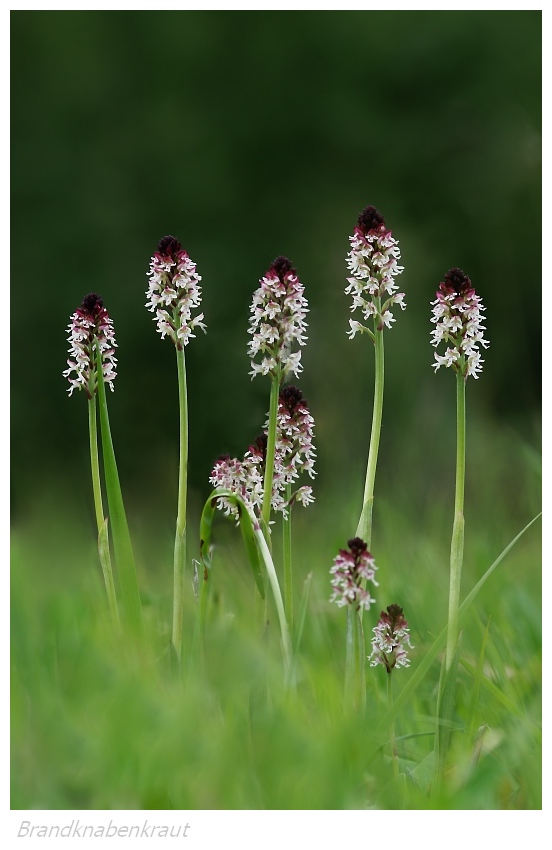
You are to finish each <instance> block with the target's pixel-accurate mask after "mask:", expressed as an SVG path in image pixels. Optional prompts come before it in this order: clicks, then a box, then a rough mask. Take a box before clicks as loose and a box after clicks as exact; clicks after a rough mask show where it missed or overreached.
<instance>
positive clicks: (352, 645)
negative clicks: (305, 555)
mask: <svg viewBox="0 0 552 850" xmlns="http://www.w3.org/2000/svg"><path fill="white" fill-rule="evenodd" d="M376 570H377V566H376V564H375V561H374V558H373V557H372V555H371V554H370V552H369V551H368V546H367V544H366V543H365V541H364V540H362V539H361V538H360V537H353V538H352V539H351V540H349V541H348V543H347V549H340V550H339V553H338V554H337V556H336V557H335V558H334V562H333V566H332V568H331V569H330V574H331V586H332V595H331V597H330V602H335V604H336V605H337V606H338V607H340V608H346V609H347V626H348V628H347V643H346V656H345V702H346V704H347V706H348V707H349V708H352V709H353V710H355V711H358V710H360V711H363V710H364V704H365V687H364V663H365V653H364V640H363V632H362V628H361V626H360V622H361V620H360V618H361V616H362V613H363V612H364V611H369V610H370V605H372V603H374V602H375V601H376V600H375V599H373V598H372V597H371V596H370V591H369V590H368V589H367V584H368V582H371V583H372V584H373V585H374V587H377V585H378V582H377V581H376Z"/></svg>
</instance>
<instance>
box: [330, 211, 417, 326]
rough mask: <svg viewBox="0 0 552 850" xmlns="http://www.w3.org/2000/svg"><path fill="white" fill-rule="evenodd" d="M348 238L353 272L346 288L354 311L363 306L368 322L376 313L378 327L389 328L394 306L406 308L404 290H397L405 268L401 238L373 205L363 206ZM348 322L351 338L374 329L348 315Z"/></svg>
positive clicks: (349, 261) (374, 318)
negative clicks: (402, 263)
mask: <svg viewBox="0 0 552 850" xmlns="http://www.w3.org/2000/svg"><path fill="white" fill-rule="evenodd" d="M349 241H350V243H351V250H350V251H349V253H348V254H347V265H348V267H349V270H350V271H351V272H352V275H353V276H352V277H349V278H347V281H348V283H349V285H348V286H347V288H346V289H345V292H346V294H347V295H352V296H353V303H352V306H351V311H353V312H354V311H355V310H356V309H358V308H360V312H361V314H362V318H363V320H364V321H365V322H368V321H369V320H370V318H371V317H373V320H374V325H375V328H376V329H377V330H380V331H381V330H383V328H384V327H387V328H390V327H391V324H392V323H393V322H394V321H395V319H394V316H393V314H392V312H391V307H392V306H393V305H394V304H398V305H399V306H400V308H401V310H404V309H405V308H406V304H405V302H404V292H397V290H398V288H399V287H398V286H397V285H396V283H395V282H394V278H395V277H396V276H397V275H399V274H401V272H402V271H403V266H399V264H398V262H397V261H398V260H400V258H401V252H400V250H399V245H398V242H397V240H396V239H394V238H393V235H392V233H391V231H390V230H389V229H388V228H387V227H386V224H385V220H384V218H383V216H382V215H381V213H379V212H378V211H377V209H376V208H375V207H373V206H368V207H365V209H363V210H362V212H361V213H360V215H359V217H358V221H357V226H356V227H355V229H354V233H353V235H352V236H350V237H349ZM386 296H387V297H386ZM384 298H385V299H386V300H385V301H384V302H383V303H382V299H384ZM349 325H350V330H349V332H348V335H349V338H350V339H352V338H353V337H354V336H355V334H357V333H363V332H367V333H370V334H371V333H372V331H370V330H369V328H367V327H366V326H365V325H363V324H362V323H361V322H358V321H355V320H353V319H349Z"/></svg>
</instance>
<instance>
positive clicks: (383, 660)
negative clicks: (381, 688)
mask: <svg viewBox="0 0 552 850" xmlns="http://www.w3.org/2000/svg"><path fill="white" fill-rule="evenodd" d="M372 631H373V632H374V637H373V638H372V654H371V655H370V656H369V658H370V666H371V667H375V666H376V665H377V664H383V665H384V666H385V669H386V670H387V672H388V673H390V672H391V670H392V669H393V668H394V667H409V666H410V659H409V658H408V655H407V654H406V647H407V646H408V647H409V648H410V649H413V648H414V647H413V646H412V645H411V643H410V634H409V629H408V623H407V622H406V620H405V618H404V616H403V609H402V608H401V606H400V605H388V606H387V611H382V612H381V614H380V618H379V621H378V624H377V626H376V627H375V629H373V630H372Z"/></svg>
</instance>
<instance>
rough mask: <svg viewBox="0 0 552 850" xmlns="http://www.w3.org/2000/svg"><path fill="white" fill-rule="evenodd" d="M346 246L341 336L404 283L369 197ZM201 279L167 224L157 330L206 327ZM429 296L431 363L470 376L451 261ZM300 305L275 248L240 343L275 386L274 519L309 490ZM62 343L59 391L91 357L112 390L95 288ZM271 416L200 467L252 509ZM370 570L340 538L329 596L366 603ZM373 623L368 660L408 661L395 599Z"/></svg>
mask: <svg viewBox="0 0 552 850" xmlns="http://www.w3.org/2000/svg"><path fill="white" fill-rule="evenodd" d="M350 246H351V247H350V251H349V253H348V255H347V258H346V262H347V267H348V269H349V271H350V274H351V276H350V277H349V278H348V279H347V282H348V285H347V287H346V289H345V292H346V294H348V295H351V296H352V305H351V311H352V312H355V311H357V310H358V311H359V313H360V316H361V318H362V321H358V320H354V319H350V320H349V326H350V329H349V331H348V336H349V337H350V338H351V339H353V338H354V337H355V335H356V334H357V333H367V334H368V335H369V336H370V337H371V339H372V340H373V341H374V340H375V339H376V335H377V334H378V333H381V332H383V330H384V329H386V328H391V326H392V324H393V322H394V321H395V317H394V316H393V312H392V308H393V307H394V306H395V305H398V306H399V307H400V308H401V310H404V309H405V307H406V304H405V300H404V299H405V295H404V293H403V292H399V291H398V290H399V287H398V286H397V284H396V283H395V279H396V277H397V276H398V275H399V274H401V273H402V271H403V267H402V266H401V265H399V260H400V259H401V255H400V249H399V245H398V242H397V240H396V239H395V238H394V237H393V234H392V232H391V230H390V229H389V228H388V227H387V226H386V224H385V220H384V218H383V216H382V215H381V214H380V213H379V212H378V211H377V210H376V209H375V207H373V206H368V207H366V208H365V209H364V210H363V211H362V212H361V214H360V215H359V217H358V221H357V225H356V227H355V229H354V232H353V235H352V236H351V237H350ZM200 281H201V277H200V276H199V275H198V274H197V272H196V265H195V263H194V262H193V261H192V260H191V259H190V257H189V256H188V254H187V252H186V251H185V250H184V249H183V248H182V245H181V243H180V242H179V241H178V240H177V239H176V238H175V237H173V236H166V237H164V238H163V239H161V241H160V242H159V244H158V247H157V250H156V251H155V253H154V254H153V257H152V259H151V264H150V270H149V285H148V289H147V302H146V307H147V308H148V309H149V310H150V311H151V312H153V313H154V314H155V316H154V320H155V321H156V322H157V330H158V332H159V333H160V335H161V337H162V338H165V337H168V338H170V339H171V340H172V342H173V343H174V345H175V347H176V348H177V350H178V351H182V350H183V348H184V347H185V346H187V345H188V344H189V342H190V340H191V339H192V338H194V336H195V334H194V331H195V330H197V329H198V328H199V329H201V330H202V331H204V332H205V330H206V328H205V324H204V321H203V319H204V316H203V313H201V312H198V310H199V308H200V304H201V287H200V285H199V284H200ZM432 308H433V317H432V320H431V321H432V322H433V323H434V324H435V328H434V329H433V331H432V333H431V344H432V345H433V346H438V345H440V344H441V343H444V344H445V345H446V346H447V348H446V351H445V353H444V354H435V363H434V368H435V370H437V369H439V368H440V367H441V366H445V367H452V368H453V369H454V370H455V371H456V372H457V373H460V374H461V375H462V376H464V377H465V378H467V377H468V376H470V375H471V376H473V377H475V378H477V376H478V373H479V372H480V371H481V368H482V366H481V364H482V363H483V360H482V359H481V355H480V351H479V346H480V345H481V346H483V347H484V348H486V347H487V346H488V342H487V340H485V339H484V337H483V330H484V329H485V327H484V325H483V324H482V312H483V310H484V308H483V306H482V304H481V298H480V297H479V296H478V295H477V294H476V292H475V290H474V288H473V286H472V284H471V281H470V279H469V278H468V277H467V275H465V274H464V273H463V272H462V271H461V270H460V269H457V268H454V269H451V270H450V271H449V272H448V273H447V274H446V275H445V278H444V281H443V282H441V283H440V284H439V288H438V291H437V293H436V299H435V300H434V301H433V302H432ZM307 313H308V305H307V301H306V298H305V295H304V287H303V285H302V284H301V282H300V280H299V277H298V275H297V272H296V270H295V269H294V268H293V267H292V264H291V262H290V261H289V260H288V259H287V258H286V257H283V256H280V257H277V258H276V259H275V260H274V262H273V263H272V265H271V266H270V268H269V269H268V271H267V272H266V274H265V275H264V276H263V277H262V278H261V280H260V281H259V286H258V288H257V289H256V291H255V292H254V294H253V300H252V304H251V317H250V320H249V325H250V327H249V334H250V335H251V340H250V341H249V344H248V353H249V357H250V359H251V372H250V374H251V376H252V377H255V376H256V375H259V374H260V375H266V376H270V377H271V378H272V379H273V381H276V385H277V388H278V405H277V414H276V420H275V423H276V424H275V443H274V450H273V458H272V464H273V469H272V478H271V482H272V489H271V494H270V507H271V509H272V510H274V511H275V512H280V513H282V514H283V516H284V519H285V518H287V517H288V514H289V511H290V509H291V506H292V504H294V503H295V502H300V503H302V504H303V505H305V506H306V505H309V504H310V503H312V502H313V500H314V496H313V491H312V487H311V486H310V485H308V484H303V485H301V486H297V484H298V481H299V478H300V477H301V476H303V475H305V474H306V475H308V476H309V477H310V478H311V479H312V478H313V477H314V475H315V470H314V461H315V457H316V453H315V448H314V444H313V430H314V420H313V417H312V415H311V413H310V411H309V409H308V406H307V403H306V401H305V399H304V398H303V395H302V392H301V391H300V390H299V389H298V388H297V387H296V386H294V385H285V383H284V382H285V380H286V379H287V378H288V376H289V375H291V374H292V375H294V376H295V377H298V376H299V374H300V373H301V371H302V364H301V348H302V347H303V346H304V345H305V344H306V340H307V336H306V328H307V325H306V321H305V319H306V315H307ZM369 323H371V324H372V327H369V326H368V324H369ZM69 343H70V358H69V359H68V361H67V364H68V368H67V369H66V370H65V371H64V373H63V374H64V376H65V377H67V378H68V380H69V384H70V387H69V394H70V395H71V394H72V393H73V391H74V390H75V389H78V390H84V391H85V392H86V394H87V396H88V398H89V399H92V398H93V396H94V394H95V393H96V391H97V386H98V374H97V368H98V363H101V366H102V370H103V379H104V381H105V383H106V384H108V385H109V387H110V389H111V390H113V383H114V379H115V377H116V362H117V361H116V358H115V354H114V352H115V348H116V342H115V335H114V330H113V322H112V320H111V318H110V317H109V315H108V313H107V310H106V309H105V307H104V305H103V301H102V298H101V297H100V296H99V295H97V294H95V293H90V294H89V295H87V296H86V297H85V298H84V300H83V302H82V304H81V306H80V307H79V308H78V309H77V310H76V311H75V313H74V314H73V315H72V316H71V322H70V325H69ZM270 427H271V423H270V421H269V420H267V421H266V422H265V427H264V431H263V433H262V434H261V435H260V436H259V437H258V438H257V439H256V440H255V442H254V443H252V444H251V445H250V446H249V448H248V449H247V451H246V452H245V454H244V456H243V458H242V459H241V460H239V459H237V458H230V457H229V456H228V455H226V456H223V457H220V458H219V459H218V460H217V461H216V463H215V465H214V467H213V470H212V472H211V476H210V479H209V480H210V483H211V484H212V485H213V486H214V487H215V488H223V489H225V490H228V491H230V492H231V493H233V494H236V495H238V496H240V498H241V499H242V500H243V501H244V502H245V503H246V504H247V505H248V507H249V508H250V509H251V510H252V511H253V513H255V514H256V515H260V513H261V508H262V505H263V498H266V494H265V492H264V491H265V486H264V484H265V476H266V473H267V469H266V464H267V446H268V441H269V430H270ZM269 480H270V479H269ZM294 488H295V489H294ZM217 506H218V507H219V508H220V509H221V510H223V511H224V512H225V513H226V514H227V515H232V516H233V517H234V518H235V519H236V520H237V521H239V513H238V509H237V507H236V504H235V502H233V501H232V500H231V499H228V498H224V497H219V499H218V504H217ZM376 570H377V567H376V564H375V562H374V558H373V556H372V555H371V554H370V552H369V551H368V546H367V544H366V543H365V542H364V541H363V540H362V539H361V538H359V537H355V538H353V539H351V540H349V542H348V548H347V549H342V550H340V552H339V554H338V555H337V557H336V558H335V561H334V564H333V566H332V568H331V570H330V572H331V586H332V595H331V599H330V601H332V602H335V603H336V604H337V606H339V607H348V606H349V607H352V608H353V609H354V610H355V611H357V612H362V611H369V610H370V606H371V605H372V604H373V603H374V601H375V600H374V599H373V598H372V597H371V595H370V591H369V590H368V589H367V585H368V583H371V584H372V585H373V586H377V584H378V583H377V581H376V579H375V574H376ZM373 631H374V638H373V641H372V654H371V655H370V656H369V658H370V663H371V665H377V664H382V665H384V666H385V667H386V670H387V671H388V672H391V670H392V669H393V668H394V667H395V666H408V664H409V660H408V655H407V647H409V646H410V642H409V633H408V632H409V630H408V624H407V622H406V620H405V619H404V616H403V611H402V608H401V607H400V606H398V605H396V604H393V605H391V606H389V607H388V608H387V611H382V612H381V615H380V619H379V622H378V624H377V626H376V627H375V628H374V629H373Z"/></svg>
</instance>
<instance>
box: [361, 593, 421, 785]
mask: <svg viewBox="0 0 552 850" xmlns="http://www.w3.org/2000/svg"><path fill="white" fill-rule="evenodd" d="M372 631H373V632H374V637H373V638H372V654H371V655H370V656H369V661H370V666H371V667H377V666H378V665H379V664H381V665H383V666H384V667H385V669H386V671H387V704H388V708H389V713H390V716H391V717H392V716H393V715H392V711H393V680H392V675H391V674H392V673H393V671H394V670H395V669H396V668H397V667H409V666H410V659H409V657H408V649H413V648H414V647H413V646H412V644H411V643H410V629H409V628H408V623H407V621H406V619H405V617H404V614H403V609H402V608H401V606H400V605H396V604H393V605H388V606H387V610H386V611H382V612H381V613H380V618H379V620H378V623H377V625H376V626H375V628H374V629H372ZM389 735H390V742H391V757H392V760H393V774H394V775H395V776H398V775H399V756H398V751H397V742H396V738H395V723H394V720H393V719H392V720H391V726H390V730H389Z"/></svg>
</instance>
